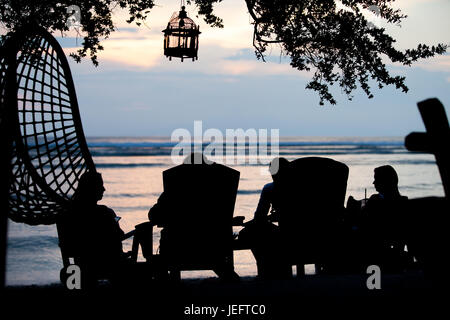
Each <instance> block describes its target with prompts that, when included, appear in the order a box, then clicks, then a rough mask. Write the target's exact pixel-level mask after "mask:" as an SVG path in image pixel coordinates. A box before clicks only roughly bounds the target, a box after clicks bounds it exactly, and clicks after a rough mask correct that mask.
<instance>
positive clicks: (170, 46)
mask: <svg viewBox="0 0 450 320" xmlns="http://www.w3.org/2000/svg"><path fill="white" fill-rule="evenodd" d="M199 29H200V27H199V26H197V25H196V24H195V22H194V21H193V20H192V19H191V18H189V17H188V16H187V13H186V11H185V6H183V1H182V6H181V11H180V12H175V13H174V14H173V15H172V18H170V21H169V23H168V24H167V28H166V29H165V30H163V32H164V55H165V56H166V57H169V60H172V57H176V58H181V61H182V62H183V60H184V59H185V58H188V59H189V58H192V61H195V60H198V56H197V52H198V35H199V34H200V31H199Z"/></svg>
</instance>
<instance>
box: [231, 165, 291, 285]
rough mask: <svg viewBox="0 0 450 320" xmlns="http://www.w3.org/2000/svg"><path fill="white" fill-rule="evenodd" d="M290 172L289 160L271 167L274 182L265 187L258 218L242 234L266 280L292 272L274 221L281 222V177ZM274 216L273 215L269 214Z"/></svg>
mask: <svg viewBox="0 0 450 320" xmlns="http://www.w3.org/2000/svg"><path fill="white" fill-rule="evenodd" d="M288 170H289V161H288V160H287V159H285V158H275V159H274V160H272V162H271V163H270V166H269V171H270V173H271V175H272V180H273V181H272V182H270V183H267V184H266V185H264V187H263V189H262V191H261V195H260V198H259V202H258V206H257V208H256V211H255V215H254V219H253V220H251V221H249V222H247V223H246V224H245V228H244V229H243V230H241V232H240V233H239V239H240V241H242V242H244V243H246V244H247V245H249V246H250V248H251V250H252V253H253V255H254V257H255V259H256V264H257V268H258V276H260V277H262V278H274V277H283V276H285V275H287V274H289V273H290V271H289V270H288V269H287V268H286V265H284V264H283V263H281V261H280V260H281V259H283V257H282V256H281V255H280V252H281V248H280V245H281V239H280V230H279V227H278V226H277V225H275V224H274V223H272V222H278V221H279V215H280V210H279V205H280V188H279V183H280V176H281V175H282V174H286V173H287V171H288ZM269 213H270V215H269Z"/></svg>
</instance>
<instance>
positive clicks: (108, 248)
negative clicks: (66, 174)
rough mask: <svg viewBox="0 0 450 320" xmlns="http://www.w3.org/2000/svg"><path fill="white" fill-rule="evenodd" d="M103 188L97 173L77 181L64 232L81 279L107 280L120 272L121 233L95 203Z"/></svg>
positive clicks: (112, 217)
mask: <svg viewBox="0 0 450 320" xmlns="http://www.w3.org/2000/svg"><path fill="white" fill-rule="evenodd" d="M104 192H105V188H104V186H103V179H102V176H101V174H100V173H97V172H93V171H88V172H86V173H84V174H83V175H82V176H81V178H80V181H79V184H78V188H77V190H76V192H75V194H74V196H73V204H72V208H71V210H70V213H69V216H68V217H67V220H66V223H67V225H66V228H65V230H66V231H67V232H69V233H71V234H70V235H69V237H70V239H76V240H77V241H76V243H73V246H74V248H72V249H75V250H76V251H77V254H78V255H79V257H80V260H81V261H80V264H81V265H80V268H81V274H82V280H84V281H88V282H89V284H92V281H94V280H96V278H97V277H98V275H101V276H106V277H107V278H110V279H115V278H117V277H118V276H119V275H120V274H121V273H122V272H123V270H122V269H123V267H124V264H125V260H126V255H125V254H124V253H123V251H122V240H123V237H124V232H123V231H122V229H121V228H120V226H119V223H118V221H119V218H118V217H117V216H116V214H115V213H114V211H113V210H112V209H110V208H108V207H107V206H104V205H99V204H97V202H98V201H100V200H101V199H102V198H103V193H104Z"/></svg>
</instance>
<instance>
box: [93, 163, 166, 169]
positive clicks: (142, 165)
mask: <svg viewBox="0 0 450 320" xmlns="http://www.w3.org/2000/svg"><path fill="white" fill-rule="evenodd" d="M95 166H96V167H97V168H153V167H167V163H101V162H99V163H95Z"/></svg>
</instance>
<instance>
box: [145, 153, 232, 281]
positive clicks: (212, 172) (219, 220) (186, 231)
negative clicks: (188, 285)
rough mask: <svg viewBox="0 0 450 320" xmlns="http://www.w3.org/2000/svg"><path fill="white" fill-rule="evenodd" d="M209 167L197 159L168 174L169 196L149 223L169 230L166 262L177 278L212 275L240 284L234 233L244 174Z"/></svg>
mask: <svg viewBox="0 0 450 320" xmlns="http://www.w3.org/2000/svg"><path fill="white" fill-rule="evenodd" d="M207 162H208V160H207V159H205V158H204V157H203V155H202V154H201V153H194V154H192V155H190V156H188V157H187V158H186V159H185V161H184V163H183V164H181V165H179V166H176V167H174V168H171V169H169V170H166V171H164V172H163V181H164V192H163V193H162V194H161V196H160V197H159V199H158V202H157V203H156V204H155V206H153V207H152V208H151V210H150V212H149V220H150V223H152V224H154V225H158V226H159V227H163V230H162V231H161V241H160V256H161V257H162V259H161V261H162V263H164V264H165V265H166V266H167V269H168V271H169V273H170V274H169V275H170V276H171V277H172V278H175V279H176V278H179V277H180V271H181V270H202V269H206V270H208V269H209V270H214V271H215V272H216V273H217V275H219V277H221V278H223V279H228V280H236V279H237V278H238V276H237V274H236V273H235V272H234V264H233V248H232V245H233V229H232V227H233V211H234V204H235V200H236V194H237V188H238V184H239V172H238V171H236V170H233V169H231V168H228V167H226V166H223V165H220V164H217V163H209V164H208V163H207Z"/></svg>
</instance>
